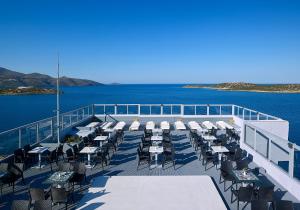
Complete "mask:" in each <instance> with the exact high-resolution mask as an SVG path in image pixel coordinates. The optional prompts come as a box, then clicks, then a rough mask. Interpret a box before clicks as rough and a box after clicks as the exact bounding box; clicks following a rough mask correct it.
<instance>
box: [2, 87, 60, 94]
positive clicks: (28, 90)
mask: <svg viewBox="0 0 300 210" xmlns="http://www.w3.org/2000/svg"><path fill="white" fill-rule="evenodd" d="M52 94H56V90H54V89H39V88H24V89H18V88H17V89H0V96H18V95H52Z"/></svg>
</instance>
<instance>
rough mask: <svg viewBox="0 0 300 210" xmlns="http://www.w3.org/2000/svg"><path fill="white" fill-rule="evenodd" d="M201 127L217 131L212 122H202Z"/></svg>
mask: <svg viewBox="0 0 300 210" xmlns="http://www.w3.org/2000/svg"><path fill="white" fill-rule="evenodd" d="M202 126H203V127H204V128H206V129H208V130H211V129H213V128H214V129H217V126H215V125H214V124H213V123H212V122H210V121H204V122H203V123H202Z"/></svg>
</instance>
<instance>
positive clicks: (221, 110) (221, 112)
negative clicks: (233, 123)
mask: <svg viewBox="0 0 300 210" xmlns="http://www.w3.org/2000/svg"><path fill="white" fill-rule="evenodd" d="M220 115H222V106H221V105H220Z"/></svg>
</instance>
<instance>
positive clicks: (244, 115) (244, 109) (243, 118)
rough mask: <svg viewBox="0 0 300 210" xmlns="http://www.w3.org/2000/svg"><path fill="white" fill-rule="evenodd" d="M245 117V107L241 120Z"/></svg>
mask: <svg viewBox="0 0 300 210" xmlns="http://www.w3.org/2000/svg"><path fill="white" fill-rule="evenodd" d="M244 119H245V109H244V108H243V120H244Z"/></svg>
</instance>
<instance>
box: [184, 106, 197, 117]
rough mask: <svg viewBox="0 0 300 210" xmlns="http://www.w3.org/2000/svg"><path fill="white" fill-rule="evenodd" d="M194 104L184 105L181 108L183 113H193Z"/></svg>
mask: <svg viewBox="0 0 300 210" xmlns="http://www.w3.org/2000/svg"><path fill="white" fill-rule="evenodd" d="M195 111H196V110H195V106H192V105H191V106H189V105H185V106H184V108H183V114H184V115H195Z"/></svg>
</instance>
